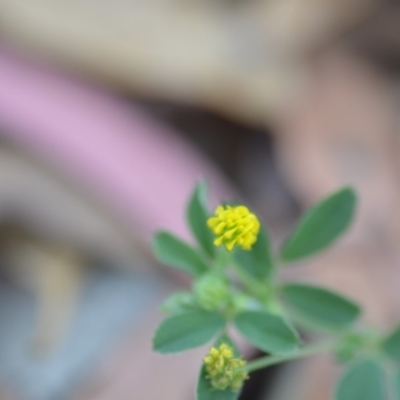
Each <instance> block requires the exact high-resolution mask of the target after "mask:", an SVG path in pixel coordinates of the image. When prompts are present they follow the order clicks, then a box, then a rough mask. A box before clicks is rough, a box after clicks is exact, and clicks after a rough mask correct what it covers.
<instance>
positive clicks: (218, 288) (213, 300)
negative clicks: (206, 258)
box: [194, 272, 230, 310]
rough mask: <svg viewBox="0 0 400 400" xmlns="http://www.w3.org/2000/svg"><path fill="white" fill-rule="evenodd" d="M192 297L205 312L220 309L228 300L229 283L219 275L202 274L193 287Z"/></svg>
mask: <svg viewBox="0 0 400 400" xmlns="http://www.w3.org/2000/svg"><path fill="white" fill-rule="evenodd" d="M194 295H195V298H196V301H197V303H198V304H199V305H200V306H201V307H203V308H204V309H205V310H218V309H221V308H222V307H224V306H226V304H227V303H228V301H229V300H230V291H229V281H228V279H227V278H226V277H225V276H221V275H220V274H216V273H211V272H210V273H207V274H204V275H203V276H202V277H201V278H200V279H199V280H197V282H196V283H195V285H194Z"/></svg>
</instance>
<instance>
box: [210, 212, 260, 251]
mask: <svg viewBox="0 0 400 400" xmlns="http://www.w3.org/2000/svg"><path fill="white" fill-rule="evenodd" d="M207 225H208V227H209V228H210V229H211V230H212V231H213V232H214V234H215V235H216V238H215V240H214V245H215V246H221V245H222V244H223V245H224V246H225V247H226V249H227V250H229V251H232V250H233V248H234V247H235V246H236V245H237V246H240V247H241V248H242V249H243V250H250V249H251V246H253V244H254V243H255V242H256V241H257V235H258V232H259V231H260V222H259V220H258V218H257V217H256V215H254V214H253V213H251V212H250V211H249V209H248V208H247V207H245V206H237V207H232V206H226V207H223V206H219V207H217V209H216V210H215V216H214V217H211V218H209V219H208V221H207Z"/></svg>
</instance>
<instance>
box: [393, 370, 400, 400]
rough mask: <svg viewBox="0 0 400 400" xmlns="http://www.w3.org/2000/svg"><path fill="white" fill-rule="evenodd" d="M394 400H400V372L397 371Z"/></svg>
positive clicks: (394, 379) (394, 383) (394, 382)
mask: <svg viewBox="0 0 400 400" xmlns="http://www.w3.org/2000/svg"><path fill="white" fill-rule="evenodd" d="M393 394H394V397H393V400H400V371H396V374H395V376H394V377H393Z"/></svg>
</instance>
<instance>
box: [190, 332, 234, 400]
mask: <svg viewBox="0 0 400 400" xmlns="http://www.w3.org/2000/svg"><path fill="white" fill-rule="evenodd" d="M221 343H226V344H229V345H230V346H231V347H232V348H233V350H234V354H235V356H236V357H239V356H240V354H239V351H238V349H237V347H236V345H235V343H234V342H233V341H232V340H231V339H230V338H229V337H228V336H226V335H223V336H221V337H220V338H219V339H218V340H217V342H216V343H215V344H214V346H215V347H218V346H219V345H220V344H221ZM239 395H240V390H237V391H232V390H215V389H214V388H213V387H212V386H211V385H210V383H209V380H208V379H207V378H206V371H205V367H204V365H203V366H202V368H201V370H200V374H199V378H198V381H197V387H196V400H236V399H237V398H238V397H239Z"/></svg>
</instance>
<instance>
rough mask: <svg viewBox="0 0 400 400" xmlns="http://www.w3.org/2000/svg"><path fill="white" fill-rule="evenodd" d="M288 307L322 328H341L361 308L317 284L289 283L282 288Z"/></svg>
mask: <svg viewBox="0 0 400 400" xmlns="http://www.w3.org/2000/svg"><path fill="white" fill-rule="evenodd" d="M282 293H283V295H284V298H285V300H286V302H287V303H288V305H289V307H290V308H291V309H293V310H294V311H295V312H297V313H298V314H299V316H300V317H303V319H304V320H305V321H308V322H309V323H311V324H313V325H315V326H316V327H320V328H323V329H343V328H346V327H347V326H349V325H351V324H352V323H353V322H355V321H356V319H357V318H358V317H359V315H360V312H361V309H360V307H359V306H358V305H357V304H355V303H353V302H352V301H351V300H348V299H346V298H345V297H343V296H341V295H339V294H337V293H335V292H333V291H331V290H327V289H324V288H321V287H318V286H311V285H306V284H290V285H286V286H284V287H283V288H282Z"/></svg>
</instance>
